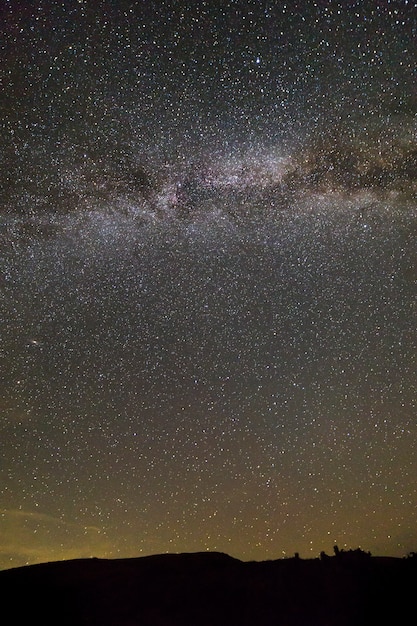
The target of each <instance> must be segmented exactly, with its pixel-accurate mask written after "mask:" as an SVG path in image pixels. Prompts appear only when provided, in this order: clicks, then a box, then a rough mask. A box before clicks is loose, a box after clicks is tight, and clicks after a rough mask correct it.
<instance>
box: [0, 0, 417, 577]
mask: <svg viewBox="0 0 417 626" xmlns="http://www.w3.org/2000/svg"><path fill="white" fill-rule="evenodd" d="M416 40H417V3H416V2H414V1H413V0H408V1H407V0H401V1H400V0H399V1H394V2H390V1H389V0H384V1H382V2H371V1H361V2H360V1H346V2H340V1H339V2H337V1H332V0H315V1H307V2H295V1H288V2H277V1H271V2H264V1H263V0H259V1H256V2H255V1H254V0H245V1H241V0H235V1H233V0H230V1H229V2H223V1H220V0H219V1H217V0H213V1H210V2H209V1H206V0H202V1H200V2H190V1H189V2H187V1H183V0H177V1H175V0H160V1H156V0H146V2H145V1H144V0H143V1H136V2H127V1H124V0H121V1H116V0H95V1H94V2H93V1H92V0H67V1H64V2H57V1H55V0H49V1H43V2H32V1H29V0H2V2H1V3H0V46H1V55H2V56H1V58H2V64H1V65H2V68H1V96H0V106H1V114H2V115H1V118H2V131H1V138H0V139H1V150H0V162H1V170H0V185H1V198H2V200H1V206H0V291H1V298H0V451H1V453H0V567H1V568H8V567H15V566H19V565H24V564H27V563H36V562H43V561H51V560H59V559H69V558H78V557H88V556H97V557H109V558H112V557H131V556H141V555H147V554H155V553H162V552H183V551H203V550H218V551H224V552H227V553H228V554H230V555H232V556H235V557H238V558H241V559H244V560H250V559H256V560H263V559H273V558H281V557H284V556H292V555H293V554H294V552H296V551H297V552H299V553H300V555H301V556H302V557H312V556H314V557H315V556H318V554H319V553H320V551H321V550H325V551H326V552H328V553H331V552H332V547H333V545H334V544H335V543H337V545H338V546H339V547H340V548H356V547H359V546H360V547H362V548H363V549H365V550H370V551H371V552H372V553H373V554H378V555H392V556H403V555H405V554H407V553H408V552H410V551H412V550H413V551H415V550H416V548H417V483H416V476H417V447H416V437H417V419H416V418H417V414H416V400H417V393H416V380H417V378H416V354H417V335H416V323H415V321H416V317H415V316H416V272H417V247H416V234H417V88H416V85H417V76H416V68H417V64H416V61H417V41H416Z"/></svg>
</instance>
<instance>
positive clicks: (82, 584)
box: [0, 551, 417, 626]
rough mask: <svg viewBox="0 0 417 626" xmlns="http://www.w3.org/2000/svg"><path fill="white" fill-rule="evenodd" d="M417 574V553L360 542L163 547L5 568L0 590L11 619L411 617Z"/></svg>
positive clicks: (201, 624)
mask: <svg viewBox="0 0 417 626" xmlns="http://www.w3.org/2000/svg"><path fill="white" fill-rule="evenodd" d="M416 583H417V559H416V558H407V559H395V558H388V557H371V556H369V555H367V554H365V553H363V552H360V551H353V552H347V553H342V554H339V555H336V556H335V557H332V558H330V557H327V556H326V555H323V556H322V558H321V559H313V560H302V559H298V558H293V559H284V560H278V561H265V562H248V563H247V562H242V561H239V560H236V559H233V558H232V557H229V556H227V555H225V554H219V553H197V554H178V555H175V554H167V555H161V556H150V557H144V558H137V559H123V560H122V559H120V560H101V559H82V560H74V561H66V562H58V563H46V564H42V565H33V566H28V567H22V568H16V569H11V570H6V571H3V572H0V597H1V605H2V614H3V616H4V615H9V618H8V623H10V624H42V625H43V626H47V625H49V624H50V625H52V624H53V625H54V626H57V625H59V626H67V625H68V626H69V625H71V626H76V625H78V624H80V625H81V624H86V625H89V626H90V625H91V626H93V625H94V626H95V625H97V626H106V625H109V626H110V625H111V626H134V625H149V626H177V625H178V626H179V625H181V626H187V625H190V626H208V625H211V626H223V625H224V626H233V625H235V624H236V625H239V626H242V625H249V624H250V625H252V624H254V625H255V624H256V625H259V626H262V625H272V624H274V625H285V626H315V625H320V626H322V625H323V626H330V625H331V626H333V625H334V626H336V625H337V626H345V625H348V624H349V625H352V626H359V625H362V624H363V625H365V624H366V625H372V624H396V625H401V624H411V623H414V621H413V620H415V619H416V608H415V596H414V594H415V589H416Z"/></svg>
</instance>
